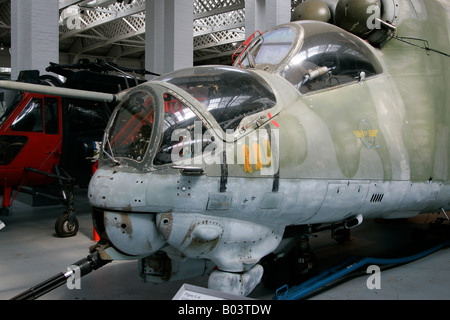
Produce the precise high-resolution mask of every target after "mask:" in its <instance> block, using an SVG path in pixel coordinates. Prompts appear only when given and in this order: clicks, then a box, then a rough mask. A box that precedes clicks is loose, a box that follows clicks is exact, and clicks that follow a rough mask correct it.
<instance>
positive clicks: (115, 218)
mask: <svg viewBox="0 0 450 320" xmlns="http://www.w3.org/2000/svg"><path fill="white" fill-rule="evenodd" d="M155 220H156V215H155V214H144V213H124V212H105V213H104V221H105V230H106V234H107V235H108V238H109V240H110V241H111V242H112V243H113V244H114V246H115V247H116V248H117V249H119V250H120V251H122V252H124V253H126V254H128V255H132V256H148V255H150V254H151V253H153V252H155V251H158V250H159V249H161V248H162V247H163V246H164V244H165V243H166V242H165V241H164V240H163V239H162V237H161V235H160V234H159V232H158V230H157V229H156V225H155Z"/></svg>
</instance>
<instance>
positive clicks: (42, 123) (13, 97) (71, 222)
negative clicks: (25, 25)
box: [0, 59, 143, 237]
mask: <svg viewBox="0 0 450 320" xmlns="http://www.w3.org/2000/svg"><path fill="white" fill-rule="evenodd" d="M75 70H76V71H75ZM46 71H48V72H53V73H55V74H59V75H62V76H64V77H65V79H66V81H65V83H64V84H63V83H62V82H61V80H59V78H57V77H55V76H53V75H42V76H41V75H40V73H39V71H38V70H30V71H22V72H21V73H20V75H19V78H18V80H17V82H16V83H15V86H13V87H12V89H14V88H16V90H7V91H5V92H3V94H2V96H3V97H4V99H2V101H3V100H4V104H5V106H4V108H3V113H2V115H1V118H0V150H1V152H0V179H1V185H0V191H1V193H2V194H3V199H2V208H1V210H2V212H3V214H8V212H9V208H10V206H11V205H12V203H13V201H14V199H15V198H16V195H17V193H18V192H19V191H26V192H28V193H31V194H33V195H34V194H35V193H36V192H35V191H34V190H28V189H26V188H24V187H32V188H34V189H36V188H39V194H40V195H41V196H42V195H45V194H49V195H54V194H57V195H58V197H60V198H61V199H62V200H63V203H64V204H65V205H66V210H65V211H64V213H63V214H62V215H61V216H60V217H59V218H58V219H57V220H56V222H55V231H56V234H57V235H58V236H60V237H69V236H73V235H75V234H76V233H77V231H78V220H77V218H76V216H75V209H74V199H73V185H74V184H75V183H77V184H81V185H83V184H84V185H87V184H88V183H89V180H90V177H91V175H92V165H93V162H92V158H93V157H94V153H95V152H96V149H97V147H96V143H95V142H96V141H99V142H100V141H101V140H102V136H103V133H104V129H105V127H106V124H107V123H108V120H109V117H110V115H111V112H112V110H113V109H114V107H115V104H114V103H112V104H111V102H112V95H107V94H105V96H106V98H105V97H104V96H100V97H99V95H98V94H97V92H96V93H94V94H90V95H85V94H84V97H83V99H78V98H77V97H75V98H74V97H73V96H70V95H67V94H66V93H67V91H66V90H67V88H71V89H84V90H92V89H93V88H95V90H97V91H101V92H103V93H117V92H118V91H121V88H123V89H126V88H130V87H134V86H136V85H138V84H139V83H142V82H143V81H142V80H137V78H133V77H129V79H128V78H127V77H125V76H124V75H123V74H120V73H119V75H113V74H108V73H107V72H108V71H115V72H116V73H117V71H119V72H121V73H125V72H130V71H131V70H127V69H126V68H123V67H120V66H117V65H115V64H109V63H106V62H104V61H102V60H96V61H94V62H90V61H88V60H86V59H81V60H80V61H78V62H77V63H75V64H71V65H59V64H55V63H50V66H49V67H48V68H47V69H46ZM134 71H139V70H134ZM139 72H140V73H142V72H141V71H139ZM30 84H31V85H33V84H34V85H36V84H40V85H46V86H48V89H50V91H47V92H45V91H43V90H41V91H40V92H39V93H32V92H27V91H26V87H27V85H30ZM41 87H42V86H41ZM54 88H57V89H56V91H55V90H53V89H54ZM86 97H88V98H87V99H88V100H86ZM2 104H3V103H2ZM55 182H56V183H55ZM54 185H56V188H57V190H58V191H54V190H49V188H48V187H49V186H54ZM13 189H16V191H15V193H14V194H13Z"/></svg>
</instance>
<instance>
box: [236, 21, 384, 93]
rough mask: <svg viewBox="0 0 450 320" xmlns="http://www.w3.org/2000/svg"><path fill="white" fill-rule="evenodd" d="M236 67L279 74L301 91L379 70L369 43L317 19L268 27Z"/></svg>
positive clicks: (351, 80) (368, 74) (345, 82)
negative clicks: (269, 28)
mask: <svg viewBox="0 0 450 320" xmlns="http://www.w3.org/2000/svg"><path fill="white" fill-rule="evenodd" d="M235 66H240V67H242V68H255V69H262V70H265V71H267V72H271V73H274V74H279V75H280V76H282V77H284V78H285V79H286V80H288V81H289V82H291V83H292V84H293V85H294V86H295V87H296V88H297V89H298V90H299V91H300V92H301V93H304V94H306V93H309V92H313V91H316V90H321V89H326V88H330V87H335V86H338V85H343V84H347V83H351V82H356V81H361V80H364V79H365V78H367V77H370V76H373V75H376V74H379V73H381V72H382V67H381V64H380V62H379V61H378V59H377V57H376V56H375V54H374V53H373V51H372V50H371V49H369V45H368V44H366V43H364V41H363V40H361V39H360V38H358V37H357V36H355V35H353V34H351V33H349V32H347V31H345V30H343V29H340V28H338V27H336V26H334V25H331V24H328V23H324V22H319V21H297V22H292V23H288V24H284V25H281V26H277V27H275V28H273V29H271V30H269V31H268V32H266V33H264V34H262V35H261V36H260V37H257V38H255V39H254V40H253V41H252V43H250V45H249V46H248V48H247V49H246V51H244V52H243V53H242V54H241V56H240V58H239V60H238V61H236V62H235Z"/></svg>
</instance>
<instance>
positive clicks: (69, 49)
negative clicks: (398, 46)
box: [0, 0, 300, 66]
mask: <svg viewBox="0 0 450 320" xmlns="http://www.w3.org/2000/svg"><path fill="white" fill-rule="evenodd" d="M193 1H194V21H193V31H194V64H195V65H199V64H209V63H220V64H228V63H230V62H231V60H230V59H231V55H232V53H233V52H234V50H235V49H236V48H237V46H238V45H239V44H240V42H242V41H244V40H245V39H244V38H245V0H193ZM292 2H293V5H294V4H295V3H296V2H300V1H299V0H293V1H292ZM10 6H11V0H0V46H2V47H3V48H9V47H10V42H11V40H10V39H11V27H10V25H11V14H10V12H11V10H10ZM59 10H60V14H61V18H62V19H64V18H66V21H63V20H61V22H60V27H59V32H60V54H61V56H62V57H64V58H63V60H65V62H66V63H67V62H68V63H74V62H76V61H78V60H79V59H80V58H89V59H91V60H92V59H95V58H101V59H105V60H108V61H111V60H112V61H114V62H117V61H127V60H128V61H131V60H135V61H136V62H137V61H140V64H141V66H143V65H144V51H145V0H133V1H131V0H122V1H111V0H97V1H92V0H59ZM74 14H79V17H80V19H78V20H76V21H75V20H74V19H72V20H70V19H71V17H73V15H74ZM67 19H69V20H70V21H69V23H68V22H67ZM75 22H76V23H79V24H78V25H76V24H75ZM0 49H1V47H0Z"/></svg>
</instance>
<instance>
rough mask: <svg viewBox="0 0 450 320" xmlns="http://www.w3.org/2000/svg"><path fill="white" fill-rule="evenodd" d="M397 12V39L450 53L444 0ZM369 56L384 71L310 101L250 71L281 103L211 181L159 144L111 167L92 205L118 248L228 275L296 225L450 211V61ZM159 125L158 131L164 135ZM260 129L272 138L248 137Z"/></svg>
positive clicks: (238, 136)
mask: <svg viewBox="0 0 450 320" xmlns="http://www.w3.org/2000/svg"><path fill="white" fill-rule="evenodd" d="M398 3H399V8H400V9H399V10H400V17H399V22H398V29H397V35H398V36H405V37H406V36H414V37H416V38H422V39H427V40H428V41H429V43H430V46H434V47H439V49H440V50H441V51H444V52H450V45H449V39H450V37H449V30H448V28H447V26H448V24H446V23H434V21H441V22H445V21H448V18H449V13H448V12H447V11H446V10H443V9H442V7H441V6H440V3H439V2H437V1H415V2H410V1H406V0H399V1H398ZM413 4H414V5H415V7H414V6H413ZM296 28H298V27H296ZM367 47H368V50H370V52H371V53H372V54H373V55H374V56H375V57H377V59H378V60H379V62H380V65H381V68H382V72H380V73H378V74H376V75H374V76H372V77H369V78H366V79H363V80H361V81H357V80H355V81H353V82H351V83H348V84H343V85H338V86H335V87H332V88H329V89H323V90H318V91H314V92H310V93H307V94H300V92H299V91H298V90H297V89H296V88H295V87H294V86H293V85H291V84H290V83H289V82H288V81H286V80H285V79H283V78H282V77H280V75H279V74H278V72H276V68H273V70H272V71H273V73H269V72H267V70H269V71H270V70H271V69H270V68H266V69H267V70H266V71H264V70H254V71H251V72H253V73H255V74H257V75H258V76H259V77H262V78H263V79H264V80H265V81H266V82H267V84H268V85H269V86H270V87H271V89H272V90H273V93H274V95H275V97H276V102H277V104H276V105H275V106H273V107H272V108H271V109H270V110H267V111H264V112H261V113H260V114H256V115H252V116H249V117H248V118H245V119H246V120H245V119H244V120H243V122H242V123H243V125H242V127H240V128H239V130H236V132H235V133H234V138H235V140H234V141H233V143H232V144H231V146H230V145H228V147H231V149H227V152H226V156H227V157H229V158H227V161H226V162H225V163H212V164H209V163H208V162H206V163H205V161H204V162H200V164H196V165H195V166H196V167H197V169H198V168H201V169H203V172H200V171H198V170H197V171H193V170H192V169H186V170H185V171H183V170H179V168H172V165H162V166H157V165H154V164H153V158H152V157H153V156H154V153H155V151H154V149H155V146H153V148H150V149H149V150H150V151H149V153H150V154H151V156H149V160H148V162H147V163H143V164H139V165H134V164H132V165H130V163H127V161H123V163H122V164H121V165H114V166H112V165H111V164H110V162H109V160H108V159H107V160H105V161H104V165H103V166H102V167H100V169H99V170H98V171H97V172H96V173H95V175H94V177H93V178H92V181H91V184H90V189H89V199H90V201H91V204H92V205H93V206H95V207H97V208H100V209H104V210H105V211H108V213H107V214H106V215H105V224H106V226H107V233H108V235H109V236H110V238H111V239H110V240H111V241H112V242H113V244H114V245H115V246H116V247H117V248H119V249H121V250H122V251H125V253H128V254H130V255H135V256H137V257H139V258H145V257H146V256H148V255H149V254H153V253H155V252H158V251H159V250H162V251H164V252H167V254H168V256H169V257H171V258H173V259H175V260H176V261H178V262H180V261H184V260H183V259H185V258H189V259H193V258H195V259H207V260H211V261H213V262H214V263H215V264H216V265H217V266H218V267H219V269H220V270H222V271H227V272H249V270H251V269H252V267H254V266H255V264H257V263H258V261H259V260H260V259H261V258H262V257H264V256H265V255H267V254H268V253H270V252H272V251H273V250H275V249H276V248H277V246H278V245H279V243H280V241H281V239H282V237H283V232H284V228H285V227H286V226H290V225H301V224H315V223H330V222H336V221H342V220H346V219H350V218H353V217H356V216H358V217H363V218H374V217H383V218H399V217H410V216H414V215H417V214H419V213H423V212H430V211H438V210H441V209H442V208H443V209H445V210H448V209H450V179H449V172H450V163H449V160H448V159H449V158H450V154H449V153H450V148H449V143H450V141H449V139H450V128H449V124H450V108H449V101H450V93H449V92H450V90H449V84H450V79H449V77H450V63H449V58H448V57H445V56H443V55H440V54H437V53H435V52H427V51H425V50H423V49H420V48H417V47H413V46H411V45H407V44H405V43H403V42H400V41H397V40H390V41H388V42H386V43H384V44H383V45H382V47H381V48H378V49H376V48H372V47H369V45H368V44H367ZM274 70H275V71H274ZM193 73H194V74H195V72H194V71H193ZM144 86H147V87H148V88H151V90H153V91H152V92H155V93H157V94H159V95H161V96H162V95H163V94H167V93H170V94H171V95H173V96H176V97H177V99H178V100H179V101H181V102H182V103H184V104H186V105H189V106H190V108H191V109H192V110H196V111H197V112H198V113H199V114H201V117H200V118H201V120H202V121H203V124H204V125H205V127H207V128H208V129H215V130H216V131H215V133H214V134H213V135H214V138H215V139H214V141H215V142H216V143H219V141H221V139H223V137H224V135H223V130H222V129H221V128H220V127H219V125H218V123H217V122H216V121H215V119H214V118H213V117H212V115H211V114H210V113H209V112H206V111H205V108H204V107H203V106H202V105H201V103H200V102H199V101H197V100H196V99H194V98H193V97H192V96H190V95H188V94H187V92H185V91H184V90H181V89H179V88H178V89H177V87H176V86H175V85H173V84H166V83H163V82H158V81H156V82H149V83H147V84H145V85H144ZM156 100H157V99H156ZM160 108H162V105H161V106H160ZM157 118H158V111H157V112H156V115H155V119H157ZM159 119H160V120H161V123H162V119H163V118H162V113H161V114H160V115H159ZM161 123H158V122H155V123H154V124H153V125H154V127H153V130H160V131H161V132H162V124H161ZM241 128H243V129H242V130H241ZM254 129H259V130H262V131H261V132H263V133H264V138H262V139H260V140H258V141H253V140H251V138H250V137H251V132H252V131H253V130H254ZM273 132H277V134H278V136H277V139H275V138H274V137H275V136H273V135H271V134H272V133H273ZM278 138H279V139H278ZM158 139H161V138H160V136H159V135H153V136H152V140H151V141H152V142H154V143H155V145H158V144H157V143H158V141H159V140H158ZM231 151H232V152H231ZM230 154H231V155H230ZM211 157H212V156H211V155H208V154H206V155H204V159H210V158H211ZM252 157H253V161H251V160H250V159H252ZM270 170H272V171H270ZM267 173H269V174H267ZM119 190H120V192H119ZM124 191H125V192H124ZM114 212H117V213H114ZM127 215H128V216H129V217H128V218H127V217H126V216H127ZM139 216H143V217H145V218H144V220H143V221H142V222H137V220H136V219H137V217H139ZM116 219H119V220H120V221H117V220H116ZM127 219H129V220H127ZM136 224H141V226H144V229H145V230H141V229H138V228H137V226H136ZM124 225H125V227H124ZM131 227H132V229H131ZM138 230H140V231H138ZM146 241H147V243H145V242H146ZM168 248H169V249H168ZM252 279H253V278H252ZM255 279H256V278H255ZM216 280H217V279H216ZM216 280H215V281H216ZM253 280H254V279H253ZM220 281H221V280H220V279H219V280H217V283H220ZM230 281H231V280H230ZM250 281H251V280H250ZM258 281H259V280H258ZM238 291H239V290H238Z"/></svg>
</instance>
